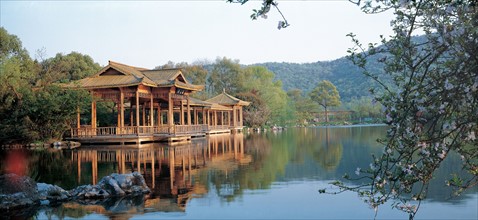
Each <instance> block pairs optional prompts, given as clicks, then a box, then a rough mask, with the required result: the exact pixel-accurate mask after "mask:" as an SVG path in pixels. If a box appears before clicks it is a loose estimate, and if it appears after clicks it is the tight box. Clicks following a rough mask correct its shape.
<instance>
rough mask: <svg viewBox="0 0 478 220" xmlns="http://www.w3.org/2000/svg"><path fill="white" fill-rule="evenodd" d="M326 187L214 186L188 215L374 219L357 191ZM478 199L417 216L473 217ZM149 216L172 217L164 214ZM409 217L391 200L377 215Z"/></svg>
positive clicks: (425, 207) (426, 207)
mask: <svg viewBox="0 0 478 220" xmlns="http://www.w3.org/2000/svg"><path fill="white" fill-rule="evenodd" d="M325 187H330V185H328V182H323V181H296V182H286V183H275V184H274V185H273V186H272V187H271V188H270V189H269V190H260V193H258V192H257V190H246V191H244V194H243V195H242V197H241V199H240V200H237V201H235V202H233V203H222V202H221V201H220V200H219V199H218V198H217V195H212V194H215V191H214V190H212V191H209V194H211V195H208V196H205V197H203V198H194V199H192V200H191V201H190V202H189V203H188V207H187V211H186V213H187V214H186V216H184V218H188V219H196V218H220V219H225V218H235V219H237V218H240V219H242V218H245V219H247V218H251V219H267V218H269V219H373V217H374V210H373V209H370V208H368V207H367V205H366V204H365V203H363V202H362V201H361V200H360V198H358V197H357V195H356V194H355V193H342V194H339V195H328V194H319V193H318V191H317V189H320V188H325ZM477 203H478V202H477V195H474V196H473V197H472V198H468V199H466V201H465V202H464V203H463V204H462V205H460V206H449V205H441V204H439V205H436V204H433V203H427V202H425V203H423V204H422V206H421V208H420V211H419V213H420V214H419V215H417V219H419V218H427V219H473V218H476V217H477V216H478V215H477V211H476V207H477V205H478V204H477ZM437 210H439V211H437ZM149 216H151V217H153V216H154V217H161V218H168V216H164V215H161V214H159V215H154V214H151V215H149ZM138 217H139V218H143V217H145V218H147V217H148V216H146V215H145V216H138ZM139 218H138V219H139ZM173 218H174V217H173ZM406 218H408V216H407V214H406V213H403V212H400V211H398V210H396V209H392V208H391V205H390V204H385V205H383V206H381V207H380V208H379V211H378V215H377V219H406Z"/></svg>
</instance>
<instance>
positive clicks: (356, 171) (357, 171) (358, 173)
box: [355, 167, 360, 176]
mask: <svg viewBox="0 0 478 220" xmlns="http://www.w3.org/2000/svg"><path fill="white" fill-rule="evenodd" d="M355 174H357V176H359V175H360V167H357V169H356V170H355Z"/></svg>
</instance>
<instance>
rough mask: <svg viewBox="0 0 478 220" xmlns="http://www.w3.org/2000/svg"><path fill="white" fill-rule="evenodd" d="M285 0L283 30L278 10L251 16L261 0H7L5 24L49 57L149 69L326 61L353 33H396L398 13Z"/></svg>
mask: <svg viewBox="0 0 478 220" xmlns="http://www.w3.org/2000/svg"><path fill="white" fill-rule="evenodd" d="M278 2H279V8H280V9H281V11H282V12H283V13H284V15H285V16H286V18H287V20H288V22H289V23H290V24H291V26H290V27H288V28H286V29H282V30H278V29H277V23H278V21H279V20H280V19H279V14H278V13H277V11H276V10H275V9H271V12H270V14H269V17H268V18H267V19H258V20H256V21H253V20H251V19H250V17H249V16H250V15H251V14H252V9H253V8H259V7H260V4H261V1H250V2H249V3H247V4H245V5H242V6H241V5H240V4H230V3H226V1H225V0H189V1H186V0H180V1H165V0H156V1H155V0H150V1H20V2H18V1H5V0H0V12H1V13H0V25H1V26H2V27H4V28H5V29H6V30H7V31H8V32H9V33H10V34H14V35H17V36H18V37H19V38H20V40H21V41H22V43H23V46H24V47H25V48H26V49H27V50H28V51H29V52H30V55H31V56H32V57H33V58H35V53H36V51H37V50H39V49H42V48H44V49H45V51H46V56H47V57H52V56H55V54H56V53H64V54H68V53H70V52H71V51H77V52H80V53H82V54H88V55H90V56H91V57H92V58H93V59H94V60H95V61H96V62H98V63H99V64H100V65H107V62H108V60H113V61H117V62H121V63H125V64H128V65H132V66H139V67H145V68H154V67H155V66H158V65H162V64H165V63H166V62H168V61H173V62H176V63H178V62H183V61H184V62H188V63H192V62H194V61H198V60H209V61H214V60H215V59H216V58H217V57H224V56H225V57H228V58H231V59H238V60H240V63H241V64H253V63H262V62H294V63H307V62H316V61H326V60H333V59H336V58H340V57H342V56H345V55H347V53H346V51H347V49H348V48H349V47H351V46H353V44H352V42H351V40H350V38H348V37H346V36H345V35H346V34H348V33H350V32H353V33H355V34H357V36H358V37H359V39H361V40H362V42H363V43H364V45H366V44H367V43H369V42H378V41H379V35H380V34H383V35H384V36H388V35H390V34H391V33H392V32H391V28H390V20H391V19H392V14H391V13H385V14H379V15H367V14H364V13H363V12H361V11H360V9H359V7H357V6H356V5H354V4H352V3H350V2H348V1H347V0H310V1H299V0H288V1H285V0H278Z"/></svg>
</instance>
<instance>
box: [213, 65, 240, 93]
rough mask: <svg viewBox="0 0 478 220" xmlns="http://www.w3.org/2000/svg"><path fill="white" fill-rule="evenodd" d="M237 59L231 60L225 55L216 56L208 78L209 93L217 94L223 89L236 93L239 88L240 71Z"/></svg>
mask: <svg viewBox="0 0 478 220" xmlns="http://www.w3.org/2000/svg"><path fill="white" fill-rule="evenodd" d="M241 72H242V69H241V65H239V61H238V60H236V61H233V60H231V59H228V58H226V57H223V58H222V59H221V58H217V59H216V63H215V64H214V66H213V68H212V71H211V75H210V76H209V79H208V85H207V89H208V92H209V93H210V94H219V93H221V92H222V91H223V90H224V89H225V90H226V92H228V93H230V94H236V93H238V92H239V90H240V88H239V87H240V84H239V83H240V82H239V75H241V74H242V73H241Z"/></svg>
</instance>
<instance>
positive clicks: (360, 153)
mask: <svg viewBox="0 0 478 220" xmlns="http://www.w3.org/2000/svg"><path fill="white" fill-rule="evenodd" d="M385 129H386V128H385V127H382V126H368V127H329V128H327V129H326V128H291V129H288V130H286V131H282V132H278V133H273V132H267V133H260V134H234V135H232V134H231V135H229V134H228V135H217V136H211V137H208V138H204V139H196V140H193V142H192V143H190V144H181V145H174V146H167V145H165V144H151V145H146V146H143V147H142V148H140V149H138V148H132V147H124V146H116V147H111V146H89V147H86V146H82V147H80V148H78V149H75V150H62V151H60V150H49V151H34V150H33V151H32V150H14V151H12V150H9V151H0V159H1V163H0V164H1V165H0V166H1V167H0V168H1V169H0V170H1V172H2V173H5V172H16V173H19V174H23V175H29V176H31V177H32V178H34V179H35V180H37V181H38V182H47V183H51V184H56V185H59V186H61V187H63V188H64V189H72V188H74V187H76V186H78V185H84V184H96V183H97V182H98V181H99V180H100V179H101V178H102V177H103V176H106V175H109V174H111V173H130V172H132V171H139V172H141V173H142V174H143V175H144V177H145V179H146V182H147V184H148V186H149V187H150V188H152V191H153V192H152V194H151V195H149V196H148V198H134V199H131V200H110V201H105V202H101V203H98V204H95V205H82V204H78V203H75V202H70V203H65V204H63V205H61V206H59V207H53V208H42V209H39V210H37V211H35V213H31V214H30V215H31V216H32V218H35V219H44V218H53V219H56V218H84V219H108V218H114V219H118V218H119V219H152V218H155V219H158V218H161V219H168V218H172V219H178V218H188V219H198V218H207V219H211V218H219V219H224V218H235V219H247V218H249V219H263V218H264V219H265V218H270V219H291V218H293V219H298V218H301V219H304V218H310V219H358V218H360V219H371V218H374V216H375V212H374V210H373V209H370V208H369V207H368V206H367V204H365V203H364V202H362V201H361V199H360V198H359V197H358V196H357V195H356V194H355V193H342V194H339V195H327V194H319V193H318V189H322V188H327V189H332V190H333V187H332V186H331V185H329V183H330V182H331V181H333V180H336V179H339V180H340V179H341V176H342V175H343V174H344V173H350V174H353V173H354V171H355V169H356V168H357V167H368V164H369V163H370V162H369V161H370V158H371V155H372V154H380V153H381V152H382V149H381V147H380V146H379V145H377V144H376V143H375V140H376V139H377V138H379V137H381V136H383V135H384V134H385ZM19 161H20V162H19ZM459 170H460V159H459V157H456V156H451V157H449V158H447V160H446V161H445V164H444V165H443V166H442V167H441V169H440V170H439V171H438V172H437V173H436V175H435V179H434V183H433V184H431V186H430V189H429V195H428V199H427V200H425V201H424V202H423V203H422V205H421V207H420V210H419V213H418V214H417V216H416V218H417V219H477V218H478V208H477V207H478V190H477V187H475V188H473V189H471V190H469V191H467V192H466V193H464V194H463V195H462V196H461V197H458V198H450V194H451V191H450V190H449V189H448V188H447V187H446V186H445V180H446V179H447V178H449V177H450V175H451V173H454V172H459ZM377 218H379V219H397V218H399V219H406V218H408V215H407V214H406V213H403V212H401V211H399V210H397V209H392V208H391V205H390V204H385V205H383V206H381V207H380V208H379V210H378V214H377Z"/></svg>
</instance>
